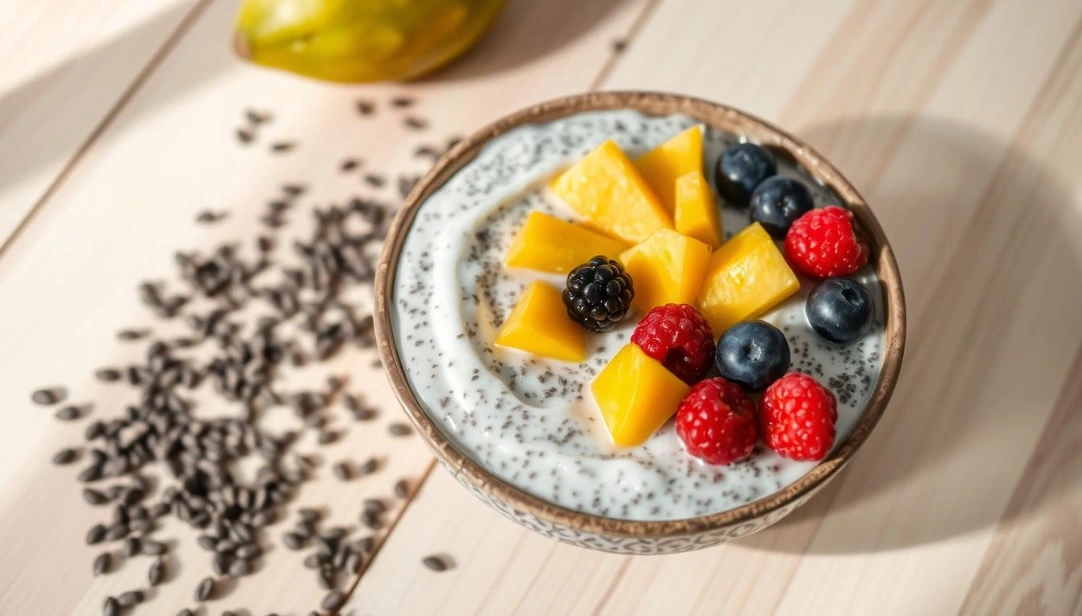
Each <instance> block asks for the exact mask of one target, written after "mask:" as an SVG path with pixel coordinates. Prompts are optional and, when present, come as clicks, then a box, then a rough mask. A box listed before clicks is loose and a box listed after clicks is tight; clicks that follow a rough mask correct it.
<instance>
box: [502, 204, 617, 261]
mask: <svg viewBox="0 0 1082 616" xmlns="http://www.w3.org/2000/svg"><path fill="white" fill-rule="evenodd" d="M626 248H627V245H626V244H624V243H622V242H619V241H617V240H614V239H612V238H610V237H608V236H605V235H602V234H600V233H598V232H597V231H593V230H590V229H587V228H586V227H584V226H582V225H579V224H575V223H573V222H567V221H566V220H560V219H559V218H556V217H555V216H549V215H548V214H545V213H543V212H538V211H533V212H530V216H529V218H527V219H526V224H525V225H523V226H522V229H520V230H519V232H518V235H516V236H515V239H514V241H512V242H511V248H509V249H508V250H507V258H506V260H505V261H504V263H506V264H507V266H508V267H525V268H529V269H535V270H540V271H542V272H552V273H554V274H566V273H568V272H570V271H571V270H572V269H574V268H575V267H577V266H579V265H582V264H583V263H586V262H587V261H589V260H590V259H592V258H594V257H596V256H597V255H605V256H606V257H608V258H610V259H615V258H616V257H617V256H619V254H620V253H621V252H623V251H624V250H625V249H626Z"/></svg>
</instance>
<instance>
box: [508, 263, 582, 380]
mask: <svg viewBox="0 0 1082 616" xmlns="http://www.w3.org/2000/svg"><path fill="white" fill-rule="evenodd" d="M496 344H497V345H499V346H502V347H511V348H513V349H519V350H520V351H526V352H527V353H533V354H534V355H540V356H541V357H550V358H552V359H558V360H561V361H571V362H581V361H583V360H584V359H586V330H584V329H583V328H582V327H581V326H580V325H578V324H577V323H575V322H574V321H572V320H571V319H570V318H568V316H567V308H565V307H564V302H563V299H561V298H560V292H559V291H558V290H557V289H556V287H554V286H552V285H550V284H547V283H544V282H541V281H537V282H535V283H533V284H532V285H530V286H529V287H528V288H527V289H526V292H525V293H523V294H522V297H521V298H519V300H518V304H516V305H515V309H514V310H512V311H511V316H509V317H507V321H506V322H504V324H503V327H501V328H500V331H499V333H497V334H496Z"/></svg>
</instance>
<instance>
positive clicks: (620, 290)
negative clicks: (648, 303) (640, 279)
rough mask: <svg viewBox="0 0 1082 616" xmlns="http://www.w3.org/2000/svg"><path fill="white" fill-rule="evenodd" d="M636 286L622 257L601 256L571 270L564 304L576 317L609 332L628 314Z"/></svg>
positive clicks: (578, 320)
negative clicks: (623, 264) (620, 258)
mask: <svg viewBox="0 0 1082 616" xmlns="http://www.w3.org/2000/svg"><path fill="white" fill-rule="evenodd" d="M633 297H635V288H634V287H633V286H632V283H631V276H630V275H629V274H628V273H627V272H625V271H624V268H623V266H621V265H620V263H619V262H618V261H613V260H612V259H609V258H608V257H603V256H597V257H594V258H593V259H590V261H589V262H588V263H584V264H583V265H580V266H578V267H576V268H575V269H573V270H571V273H570V274H568V275H567V288H565V289H564V294H563V298H564V305H565V306H567V316H569V317H571V320H572V321H575V322H576V323H581V324H582V326H583V327H585V328H586V329H589V330H593V331H595V332H607V331H609V330H610V329H612V328H613V327H614V326H615V325H616V324H617V323H619V322H620V320H621V319H623V318H624V316H625V315H627V311H628V309H629V308H631V298H633Z"/></svg>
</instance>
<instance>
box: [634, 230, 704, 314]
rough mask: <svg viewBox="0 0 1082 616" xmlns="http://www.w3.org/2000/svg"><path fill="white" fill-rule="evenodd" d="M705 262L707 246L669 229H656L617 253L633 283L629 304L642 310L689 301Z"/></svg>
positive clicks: (702, 273) (700, 279) (697, 284)
mask: <svg viewBox="0 0 1082 616" xmlns="http://www.w3.org/2000/svg"><path fill="white" fill-rule="evenodd" d="M709 262H710V247H709V246H707V245H706V244H704V243H702V242H700V241H699V240H697V239H694V238H690V237H688V236H686V235H681V234H680V233H677V232H676V231H673V230H671V229H660V230H658V231H657V232H655V233H654V234H653V235H651V236H650V237H648V238H646V241H644V242H641V243H639V244H636V245H635V246H632V247H631V248H628V249H627V250H625V251H624V252H622V253H620V263H622V264H623V266H624V269H625V270H627V273H628V274H631V281H632V284H634V286H635V297H634V299H632V301H631V303H632V305H634V306H635V308H637V309H639V310H640V311H642V312H646V311H648V310H650V309H651V308H654V307H656V306H661V305H663V304H690V303H692V302H693V301H694V300H695V297H696V296H697V295H698V293H699V286H700V285H701V284H702V282H703V275H704V274H705V273H706V266H707V264H708V263H709Z"/></svg>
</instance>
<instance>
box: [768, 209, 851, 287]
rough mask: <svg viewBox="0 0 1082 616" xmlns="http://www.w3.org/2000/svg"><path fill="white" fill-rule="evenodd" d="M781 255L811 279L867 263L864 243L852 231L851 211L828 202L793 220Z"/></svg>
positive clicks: (845, 274) (838, 273)
mask: <svg viewBox="0 0 1082 616" xmlns="http://www.w3.org/2000/svg"><path fill="white" fill-rule="evenodd" d="M785 256H787V257H789V261H790V262H791V263H792V264H793V266H794V267H796V268H797V269H798V270H800V271H801V272H803V273H804V274H807V275H808V276H812V277H814V278H830V277H832V276H848V275H850V274H852V273H853V272H855V271H857V270H858V269H860V268H861V267H864V264H865V263H867V262H868V245H867V244H864V243H863V242H861V241H860V240H859V239H858V238H857V234H856V232H855V231H854V230H853V213H852V212H850V211H849V210H846V209H844V208H840V207H838V206H836V205H828V206H827V207H825V208H823V209H821V210H812V211H810V212H808V213H807V214H804V215H803V216H801V217H800V219H799V220H797V221H796V222H795V223H793V226H792V228H791V229H789V233H788V234H787V235H786V236H785Z"/></svg>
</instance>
